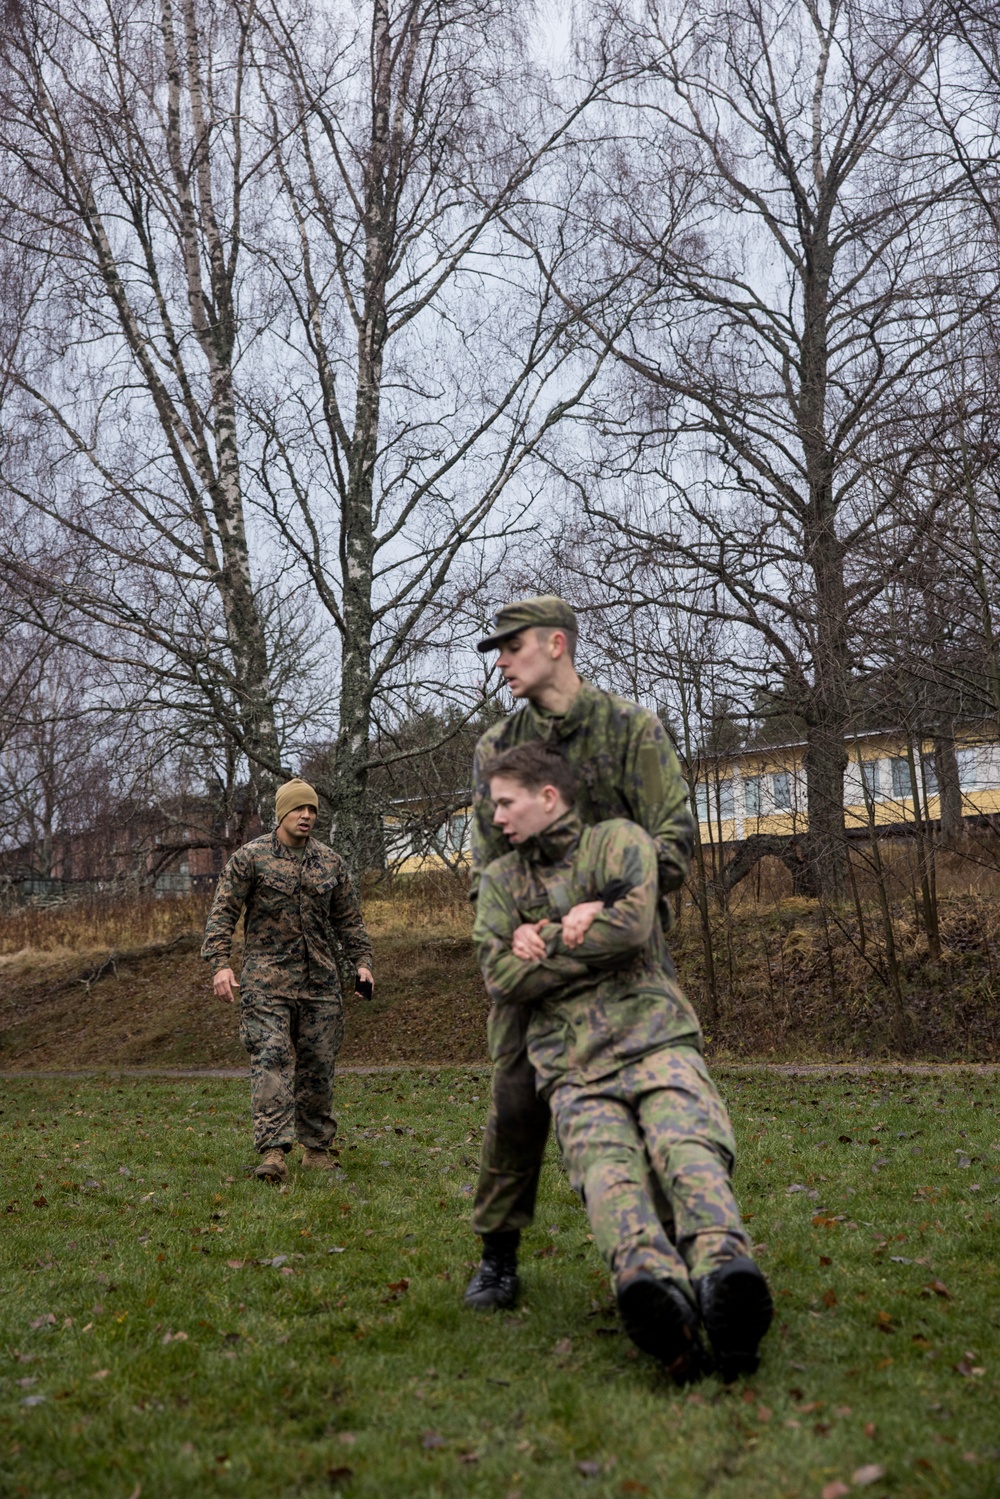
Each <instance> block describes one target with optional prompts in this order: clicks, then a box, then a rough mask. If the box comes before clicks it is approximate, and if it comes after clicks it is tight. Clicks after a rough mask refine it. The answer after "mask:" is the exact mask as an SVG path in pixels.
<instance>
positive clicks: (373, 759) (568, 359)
mask: <svg viewBox="0 0 1000 1499" xmlns="http://www.w3.org/2000/svg"><path fill="white" fill-rule="evenodd" d="M358 13H359V14H360V16H361V18H362V19H361V20H360V22H358V23H357V27H356V29H353V28H352V15H353V13H352V12H349V11H347V10H346V9H335V10H334V11H331V12H327V11H323V10H320V9H316V10H315V11H290V10H289V9H288V7H287V6H284V5H282V6H281V7H277V6H275V7H274V8H273V9H272V10H270V11H269V12H268V18H267V30H266V36H263V35H262V36H261V37H260V38H259V43H258V46H257V56H258V60H259V64H260V70H261V79H262V87H263V89H264V90H265V91H266V93H267V96H268V101H269V106H270V109H271V115H272V125H271V140H272V145H273V151H274V156H275V160H276V162H277V164H278V170H279V172H280V177H281V186H282V196H281V199H280V204H279V205H278V206H277V211H278V212H280V213H281V214H284V215H285V216H286V219H287V223H286V225H285V226H284V228H283V231H282V234H281V236H280V237H279V239H278V242H277V243H276V244H275V246H274V250H273V254H274V263H275V267H276V271H277V273H278V275H279V276H280V277H281V279H282V281H283V283H284V286H285V289H286V293H287V307H288V322H287V344H286V351H285V360H286V363H285V364H284V366H283V367H282V368H281V369H280V370H279V371H278V372H277V374H278V376H279V378H276V379H274V380H273V381H271V382H269V383H266V384H264V385H262V387H261V389H260V391H259V392H258V394H257V398H256V402H255V406H254V415H255V418H256V420H257V421H258V423H259V424H260V428H261V430H262V432H263V433H264V449H263V457H262V463H261V468H260V481H261V486H262V488H263V489H264V490H266V493H267V500H268V503H267V510H268V515H269V518H270V520H271V521H272V522H273V523H274V524H275V525H276V526H277V528H278V529H279V530H280V532H281V535H282V537H283V539H284V542H285V544H286V545H287V546H288V548H289V549H290V552H291V555H292V556H293V557H294V559H295V562H296V564H297V566H298V568H299V569H300V571H301V573H302V575H303V576H305V577H306V578H307V579H308V580H309V584H310V585H311V587H312V589H313V590H314V591H315V596H316V598H317V599H318V600H319V602H320V604H321V605H322V608H323V609H324V611H325V613H326V617H327V619H328V620H329V621H330V623H331V624H332V626H333V628H334V630H335V631H336V633H337V636H338V637H339V645H340V652H339V654H340V671H339V687H338V699H337V717H338V734H337V740H336V752H335V757H334V772H333V774H332V775H331V777H330V780H329V782H328V786H327V790H328V794H329V796H330V799H331V803H332V807H333V827H334V833H335V837H336V841H337V846H338V847H339V848H341V849H342V850H343V852H344V853H345V855H346V856H347V857H348V858H349V859H350V860H351V862H352V863H353V864H354V865H355V866H356V865H357V864H358V863H359V862H362V861H363V859H364V856H365V844H366V838H367V836H368V833H367V829H368V827H369V825H370V823H371V819H372V811H373V802H372V800H371V794H370V786H371V784H372V783H371V781H370V772H371V771H372V769H373V766H374V765H376V764H380V763H385V760H386V758H390V759H391V757H392V753H393V752H392V751H391V749H390V748H389V746H390V745H391V742H392V735H393V730H394V724H398V723H399V722H402V721H405V720H406V719H407V718H408V716H409V714H411V713H412V712H413V711H415V709H416V708H417V706H418V705H417V704H416V703H415V702H414V696H415V694H416V695H417V696H419V692H418V685H419V684H420V683H421V682H422V683H423V684H424V699H425V701H424V707H427V706H428V705H430V706H437V701H439V699H440V694H441V693H444V694H446V695H447V697H449V698H451V699H452V700H453V701H454V700H455V699H456V698H459V697H460V693H459V684H458V681H457V679H456V677H455V675H453V674H451V673H441V674H440V676H439V677H437V673H436V672H435V670H434V666H433V663H434V661H435V660H437V661H442V660H443V659H444V656H443V653H444V652H446V651H447V649H448V648H449V646H450V645H451V644H452V643H453V640H454V637H455V635H456V633H459V632H461V633H465V632H466V631H467V629H468V626H467V625H466V624H465V623H464V622H463V621H462V615H461V612H460V607H459V608H456V605H455V596H454V593H453V592H452V591H451V590H450V588H449V587H448V585H449V580H450V577H451V574H452V569H453V568H454V566H455V564H456V562H457V560H458V559H459V558H464V557H466V556H467V555H468V549H469V547H470V545H472V544H473V543H475V544H476V545H477V546H478V547H479V548H480V554H481V555H487V556H488V555H489V554H490V552H491V550H492V552H493V558H494V561H495V555H496V551H497V550H498V549H502V544H503V540H504V536H505V533H509V532H510V530H511V528H512V527H514V526H515V525H516V522H517V517H518V516H519V515H521V514H523V512H524V510H525V508H526V506H527V505H528V504H529V503H530V501H531V500H532V498H533V497H534V495H535V493H536V492H537V490H538V488H539V486H540V484H541V483H542V482H543V476H542V474H541V472H540V470H539V469H538V466H537V457H538V454H539V452H540V450H541V449H542V448H543V446H544V444H545V443H546V441H547V440H548V438H549V436H550V435H551V433H552V432H553V431H554V429H555V428H556V427H557V426H558V424H560V423H561V422H562V421H563V420H564V418H565V417H566V415H567V414H568V413H570V412H572V411H573V410H574V409H575V408H576V407H577V406H578V404H579V402H580V400H581V397H582V396H583V394H584V393H585V392H586V391H587V389H588V388H589V387H590V384H591V382H592V380H593V378H594V373H595V370H596V369H597V367H598V366H599V365H600V362H601V359H602V357H603V354H602V351H597V352H596V354H595V353H593V352H586V353H582V352H581V349H580V347H579V344H578V341H577V340H575V338H574V334H573V330H574V325H575V321H576V320H575V315H574V314H573V312H572V311H571V310H568V309H567V308H566V307H565V305H564V304H563V303H562V302H561V301H560V299H559V298H558V297H556V296H555V295H554V294H553V292H552V289H551V288H550V287H549V286H548V285H547V284H546V282H545V281H544V279H543V278H541V277H539V276H538V274H537V268H536V266H535V263H534V260H533V258H532V257H531V256H530V255H528V254H526V252H525V251H524V249H523V248H522V246H521V244H520V243H519V242H518V241H517V240H516V239H515V238H512V237H511V236H510V235H509V234H508V233H507V230H506V227H505V225H506V223H507V222H508V221H509V220H510V219H512V218H515V217H516V218H517V219H518V222H519V223H521V224H522V225H523V224H524V223H525V222H529V221H530V222H531V224H532V228H533V232H535V233H537V234H538V235H540V236H542V237H544V238H545V240H546V243H549V244H552V245H554V246H558V244H559V238H560V235H567V234H570V235H571V234H572V233H574V232H575V233H577V234H579V233H581V232H582V228H581V226H580V224H579V222H577V225H576V227H575V230H574V229H573V228H571V227H570V222H571V221H570V216H569V213H568V211H567V209H566V208H565V206H564V202H563V195H564V194H566V195H569V196H571V195H572V192H573V187H572V183H571V182H570V181H569V180H568V174H567V173H566V172H564V171H563V170H562V168H561V162H562V159H563V156H564V154H565V153H566V152H567V151H568V150H569V148H570V146H571V145H572V143H573V140H574V131H575V130H578V129H579V128H580V127H581V122H582V121H583V120H584V117H585V111H586V110H587V109H588V108H589V107H590V105H591V104H592V103H593V102H594V100H595V99H597V98H598V97H599V96H600V94H601V92H602V91H603V90H604V89H606V87H607V82H608V76H609V68H608V63H607V59H604V60H602V61H601V62H600V63H599V65H598V66H597V67H596V68H595V70H594V71H593V73H592V74H591V75H590V76H589V77H587V78H584V79H582V80H569V79H567V80H563V81H562V83H561V84H560V85H559V86H558V87H557V86H556V85H554V84H553V83H551V81H550V80H549V79H547V77H546V75H545V72H544V70H543V69H541V68H540V67H538V66H536V65H535V64H533V63H532V61H531V60H530V57H529V55H528V48H527V45H526V41H525V36H524V32H525V26H526V23H527V24H528V25H529V26H530V24H531V22H530V19H529V18H526V16H525V13H524V11H523V8H522V7H520V6H518V5H516V4H513V3H511V0H471V3H467V0H462V3H458V0H447V3H444V4H442V3H440V0H396V3H390V0H368V3H367V4H366V5H365V6H364V7H363V8H361V9H360V11H359V12H358ZM553 204H555V205H556V206H552V205H553ZM555 253H556V254H557V255H558V253H559V252H558V249H556V250H555ZM484 548H485V554H484V553H483V551H482V549H484ZM461 603H462V600H461V598H459V600H458V605H459V606H460V605H461ZM436 677H437V680H435V678H436ZM468 686H469V688H470V692H469V695H468V704H467V708H468V711H469V712H474V711H478V706H479V703H480V701H481V682H480V681H479V680H470V682H469V683H468ZM442 722H447V723H448V724H450V725H451V726H452V727H451V729H450V730H449V732H454V731H455V729H456V728H457V727H458V726H460V723H461V715H459V717H458V718H455V717H454V716H453V715H448V716H446V719H444V720H442ZM376 741H377V742H378V746H379V748H378V750H377V751H376V752H373V745H374V744H375V742H376ZM426 748H427V749H430V748H432V746H427V747H426ZM400 753H413V751H412V750H410V751H400ZM382 782H383V783H384V777H383V778H382Z"/></svg>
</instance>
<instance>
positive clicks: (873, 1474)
mask: <svg viewBox="0 0 1000 1499" xmlns="http://www.w3.org/2000/svg"><path fill="white" fill-rule="evenodd" d="M884 1477H885V1469H884V1468H883V1466H882V1464H881V1463H863V1464H862V1466H861V1467H860V1468H855V1470H854V1472H853V1473H852V1474H851V1482H852V1483H853V1485H854V1487H855V1488H856V1489H864V1488H867V1487H868V1485H869V1484H870V1483H878V1481H879V1479H880V1478H884Z"/></svg>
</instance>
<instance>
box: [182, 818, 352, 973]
mask: <svg viewBox="0 0 1000 1499" xmlns="http://www.w3.org/2000/svg"><path fill="white" fill-rule="evenodd" d="M244 906H245V907H246V919H245V921H244V942H243V972H242V975H241V983H242V985H243V987H244V988H253V989H255V990H259V991H261V992H269V993H272V994H285V995H302V996H305V995H310V994H313V995H323V996H327V997H328V996H330V995H339V993H340V979H339V976H338V973H337V959H336V952H335V948H334V942H335V941H337V942H339V943H340V945H341V946H342V947H343V949H344V952H345V953H346V955H347V957H348V959H349V960H350V961H351V962H352V963H353V964H354V965H355V967H366V968H370V967H371V966H372V949H371V943H370V941H369V940H368V933H367V932H366V931H365V925H364V922H363V921H362V920H361V911H360V910H359V908H358V903H357V900H356V899H355V895H354V889H353V886H352V885H351V877H350V875H349V874H348V872H347V865H346V864H345V863H344V861H343V859H342V858H341V857H340V855H339V854H338V853H335V852H334V850H333V849H332V848H327V846H326V844H325V843H320V842H319V841H318V839H315V838H310V839H309V841H308V842H307V843H306V845H305V849H304V853H303V857H302V858H301V859H297V858H296V857H295V855H294V854H293V853H292V852H291V850H290V849H287V848H286V847H285V845H284V844H283V843H281V842H279V840H278V838H277V836H276V835H275V834H274V833H268V834H265V836H264V837H263V838H255V839H254V840H253V842H252V843H245V844H244V845H243V847H242V848H240V849H237V851H236V853H235V854H233V856H232V858H231V859H230V861H229V863H228V864H227V865H226V868H225V871H224V873H223V875H222V878H221V879H220V880H219V884H218V887H217V889H216V892H215V899H214V901H213V902H212V910H211V913H210V914H209V918H208V924H207V926H206V928H205V941H204V944H203V945H202V949H201V955H202V957H203V958H206V959H207V960H208V961H209V962H210V963H212V964H213V966H214V968H215V970H216V972H217V971H218V970H219V969H220V968H227V967H228V966H229V961H230V953H231V951H232V942H233V932H234V931H235V930H236V923H237V922H238V921H239V919H240V912H241V911H242V910H243V908H244Z"/></svg>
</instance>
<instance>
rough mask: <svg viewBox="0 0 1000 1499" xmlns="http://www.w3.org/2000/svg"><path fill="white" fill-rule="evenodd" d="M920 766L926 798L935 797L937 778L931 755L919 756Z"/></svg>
mask: <svg viewBox="0 0 1000 1499" xmlns="http://www.w3.org/2000/svg"><path fill="white" fill-rule="evenodd" d="M920 764H921V766H922V767H923V777H924V791H925V793H926V795H927V796H937V789H938V778H937V762H936V761H935V759H934V756H933V755H923V756H921V760H920Z"/></svg>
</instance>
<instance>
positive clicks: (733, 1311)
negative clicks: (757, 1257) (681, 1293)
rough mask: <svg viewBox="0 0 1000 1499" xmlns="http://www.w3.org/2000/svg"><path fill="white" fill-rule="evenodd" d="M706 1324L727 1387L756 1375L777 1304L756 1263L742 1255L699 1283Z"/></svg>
mask: <svg viewBox="0 0 1000 1499" xmlns="http://www.w3.org/2000/svg"><path fill="white" fill-rule="evenodd" d="M696 1287H697V1291H698V1301H699V1304H700V1306H701V1316H702V1321H703V1322H704V1324H705V1331H706V1332H707V1333H708V1337H709V1342H710V1343H711V1344H712V1350H713V1352H714V1354H715V1360H716V1367H717V1369H718V1372H719V1375H720V1377H721V1378H722V1379H723V1380H724V1382H725V1383H726V1384H729V1383H730V1381H731V1380H734V1379H736V1378H738V1376H739V1375H740V1374H755V1373H756V1372H757V1367H758V1365H759V1364H760V1352H759V1349H758V1345H759V1343H760V1340H761V1338H762V1337H763V1336H764V1334H765V1333H766V1332H767V1329H768V1328H769V1327H770V1325H771V1318H772V1317H773V1316H774V1304H773V1302H772V1301H771V1293H770V1291H769V1290H768V1288H767V1281H766V1280H765V1279H764V1276H763V1274H762V1273H761V1271H760V1269H759V1268H758V1266H757V1265H755V1264H754V1262H753V1260H750V1259H747V1258H746V1257H745V1256H743V1255H740V1256H739V1257H738V1258H736V1259H734V1260H729V1261H728V1263H727V1264H725V1265H720V1266H719V1268H718V1270H713V1271H711V1273H710V1274H708V1275H704V1276H702V1278H701V1280H700V1281H697V1282H696Z"/></svg>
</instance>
